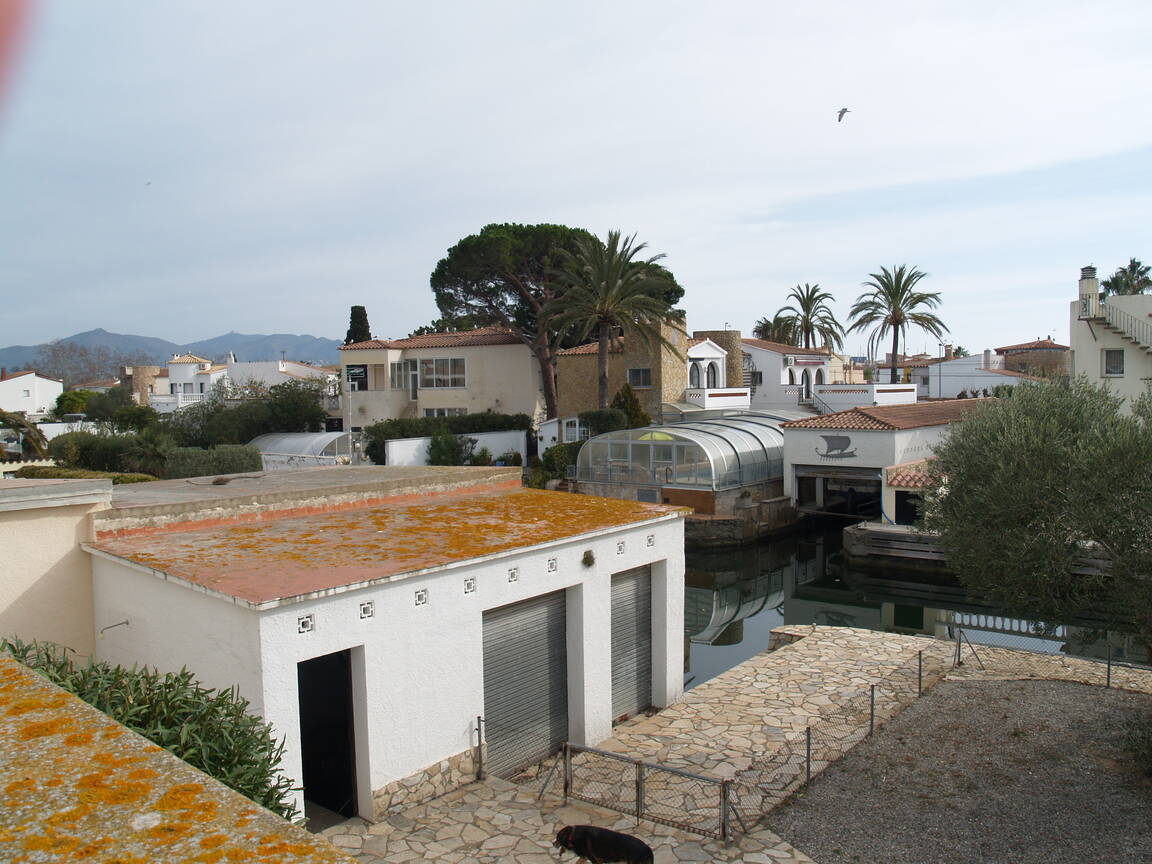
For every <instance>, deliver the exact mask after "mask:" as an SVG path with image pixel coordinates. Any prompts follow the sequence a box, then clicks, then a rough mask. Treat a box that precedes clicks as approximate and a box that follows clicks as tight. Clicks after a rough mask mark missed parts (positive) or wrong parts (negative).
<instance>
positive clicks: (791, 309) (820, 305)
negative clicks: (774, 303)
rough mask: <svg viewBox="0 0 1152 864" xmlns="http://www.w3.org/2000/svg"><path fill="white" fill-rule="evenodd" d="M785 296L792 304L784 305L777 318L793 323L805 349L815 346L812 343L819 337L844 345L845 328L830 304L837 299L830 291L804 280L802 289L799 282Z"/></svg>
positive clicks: (832, 343) (828, 342) (835, 344)
mask: <svg viewBox="0 0 1152 864" xmlns="http://www.w3.org/2000/svg"><path fill="white" fill-rule="evenodd" d="M785 299H786V300H791V301H792V303H790V304H788V305H787V306H782V307H781V308H780V309H779V311H777V312H776V318H778V319H782V320H785V321H791V322H792V327H793V329H794V330H795V331H796V334H797V336H798V337H799V338H800V339H803V340H804V347H805V348H812V347H814V346H813V344H812V343H813V342H815V341H816V340H815V337H817V336H819V337H820V338H821V340H823V342H824V343H826V344H830V345H832V346H834V347H836V348H838V349H839V348H843V347H844V328H843V327H842V326H841V324H840V322H839V321H837V320H836V316H835V315H834V314H833V313H832V310H831V308H829V306H828V304H829V303H830V302H831V301H832V300H833V299H834V298H833V297H832V295H831V294H829V293H828V292H827V291H821V290H820V286H819V285H809V284H808V283H807V282H805V283H804V287H803V288H801V287H800V286H799V285H797V286H796V287H795V288H793V289H792V290H791V291H789V292H788V296H787V297H786V298H785Z"/></svg>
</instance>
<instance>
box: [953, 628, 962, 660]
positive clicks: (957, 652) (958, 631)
mask: <svg viewBox="0 0 1152 864" xmlns="http://www.w3.org/2000/svg"><path fill="white" fill-rule="evenodd" d="M963 632H964V630H963V629H962V628H960V627H957V628H956V659H955V660H953V661H952V665H953V666H960V665H961V664H962V663H963V662H964V661H963V660H961V659H960V636H961V634H962V633H963Z"/></svg>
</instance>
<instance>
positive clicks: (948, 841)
mask: <svg viewBox="0 0 1152 864" xmlns="http://www.w3.org/2000/svg"><path fill="white" fill-rule="evenodd" d="M1138 710H1143V711H1152V696H1148V695H1145V694H1138V693H1124V692H1120V691H1117V690H1106V689H1103V688H1101V687H1091V686H1087V685H1083V684H1071V683H1067V682H1062V681H955V682H944V683H941V684H939V685H937V686H936V687H935V688H934V689H933V690H932V691H931V692H930V693H928V694H927V695H926V696H925V697H924V698H922V699H920V700H918V701H917V702H915V703H913V704H912V705H911V706H909V707H908V708H907V709H905V710H904V711H903V712H902V713H901V714H900V715H899V716H898V717H896V718H895V719H894V720H892V721H891V722H889V723H888V724H887V725H885V726H884V727H883V728H882V729H880V730H878V732H877V734H876V735H875V736H874V737H873V738H872V739H871V740H870V741H865V742H863V743H862V744H861V745H860V746H859V747H857V748H856V749H855V750H853V751H852V752H851V753H850V754H849V755H848V756H847V757H845V758H844V759H842V760H841V761H840V762H838V763H837V764H835V765H833V766H832V767H830V768H829V769H828V770H827V771H825V772H824V773H823V774H822V775H820V776H819V777H817V778H816V779H815V780H814V781H813V782H812V784H811V785H810V786H809V787H808V789H807V790H806V791H804V792H803V793H802V794H800V795H798V796H796V797H794V798H793V799H792V800H791V801H790V802H789V803H787V804H785V805H783V806H782V807H780V808H779V809H778V810H777V811H776V812H775V813H773V814H772V815H771V817H769V819H768V825H769V827H770V828H771V829H772V830H773V831H775V832H776V833H777V834H779V835H780V836H781V837H782V838H783V839H785V840H787V841H788V842H789V843H791V844H792V845H793V846H795V847H796V848H798V849H800V850H802V851H803V852H805V853H806V854H807V855H810V856H811V857H812V858H813V859H814V860H815V861H818V862H819V864H857V862H859V864H905V862H907V864H989V862H995V864H1087V862H1091V864H1095V862H1107V864H1127V862H1132V864H1137V862H1139V864H1148V862H1152V781H1150V780H1149V778H1148V777H1146V776H1145V775H1143V774H1141V773H1140V772H1138V771H1137V770H1136V769H1134V768H1133V767H1132V766H1131V763H1130V760H1129V759H1128V758H1127V756H1126V754H1125V753H1124V751H1123V749H1122V745H1121V741H1122V734H1123V733H1122V725H1123V722H1124V718H1125V717H1126V716H1127V715H1128V714H1129V713H1130V712H1132V711H1138Z"/></svg>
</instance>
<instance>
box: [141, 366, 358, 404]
mask: <svg viewBox="0 0 1152 864" xmlns="http://www.w3.org/2000/svg"><path fill="white" fill-rule="evenodd" d="M306 380H311V381H320V382H323V383H325V384H327V385H329V386H330V388H331V391H332V393H331V395H332V396H333V398H334V397H335V395H336V390H337V388H338V381H337V377H336V374H335V373H334V372H331V371H329V370H327V369H324V368H323V367H320V366H309V365H308V364H307V363H298V362H296V361H294V360H273V361H268V362H259V361H254V362H253V361H243V362H242V361H238V360H237V359H236V355H234V354H233V355H230V356H229V358H228V362H227V363H226V364H221V363H213V362H212V361H211V360H205V359H204V358H203V357H197V356H196V355H195V354H176V355H174V356H173V357H172V359H171V360H169V361H168V367H167V368H166V369H162V370H160V372H159V373H158V374H157V375H156V377H155V379H154V383H153V385H152V388H153V392H152V393H151V394H150V395H149V397H148V403H149V404H150V405H151V406H152V407H153V408H154V409H156V410H157V411H159V412H160V413H161V414H168V413H171V412H173V411H179V410H180V409H181V408H187V407H188V406H189V405H195V404H196V403H197V402H202V401H203V400H204V399H205V398H206V397H207V396H208V395H209V394H211V393H212V390H213V388H215V387H217V386H224V385H229V386H233V387H245V386H249V385H252V384H257V385H261V386H264V387H273V386H275V385H276V384H283V383H285V382H287V381H306ZM165 391H166V392H165ZM332 407H336V406H335V404H334V405H333V406H332Z"/></svg>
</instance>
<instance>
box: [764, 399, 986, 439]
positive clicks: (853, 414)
mask: <svg viewBox="0 0 1152 864" xmlns="http://www.w3.org/2000/svg"><path fill="white" fill-rule="evenodd" d="M988 401H989V400H987V399H942V400H940V401H938V402H917V403H915V404H912V405H877V406H872V407H860V408H851V409H849V410H847V411H837V412H836V413H834V414H822V415H820V416H819V417H805V418H804V419H802V420H789V421H788V422H787V423H781V424H780V425H781V427H783V428H785V429H861V430H880V431H883V430H898V429H918V428H920V427H922V426H942V425H944V424H945V423H952V422H953V421H956V420H963V419H964V418H965V417H966V416H967V415H968V414H969V413H971V412H972V411H975V410H979V408H980V406H981V405H983V404H985V403H986V402H988Z"/></svg>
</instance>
